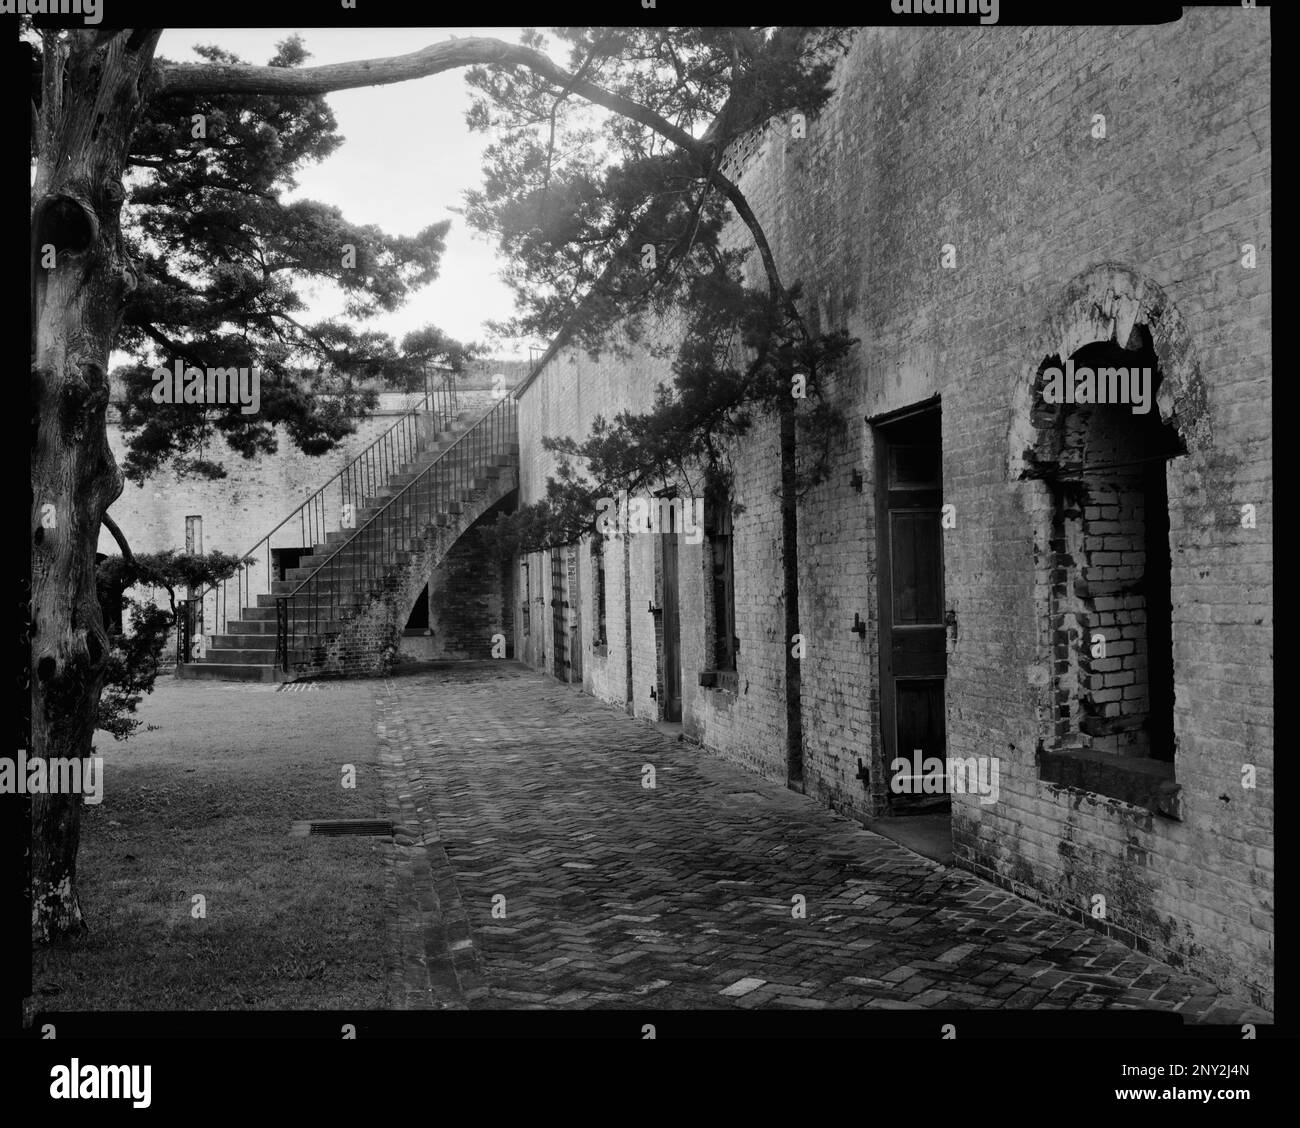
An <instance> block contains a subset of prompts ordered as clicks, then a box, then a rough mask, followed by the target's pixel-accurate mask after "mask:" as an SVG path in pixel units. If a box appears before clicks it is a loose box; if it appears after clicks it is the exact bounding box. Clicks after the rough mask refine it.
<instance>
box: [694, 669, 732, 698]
mask: <svg viewBox="0 0 1300 1128" xmlns="http://www.w3.org/2000/svg"><path fill="white" fill-rule="evenodd" d="M737 680H738V679H737V677H736V671H735V670H701V671H700V685H701V686H703V687H704V688H705V689H714V690H717V691H718V692H719V693H730V694H733V695H734V694H735V692H736V685H737Z"/></svg>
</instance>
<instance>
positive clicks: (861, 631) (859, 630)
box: [849, 611, 867, 638]
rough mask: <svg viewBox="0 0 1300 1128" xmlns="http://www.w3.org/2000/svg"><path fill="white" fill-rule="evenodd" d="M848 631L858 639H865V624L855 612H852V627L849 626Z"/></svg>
mask: <svg viewBox="0 0 1300 1128" xmlns="http://www.w3.org/2000/svg"><path fill="white" fill-rule="evenodd" d="M849 630H850V631H851V632H852V633H853V634H855V635H857V636H858V638H866V637H867V624H866V623H865V622H864V621H863V620H862V618H861V616H859V614H858V613H857V612H856V611H854V612H853V626H851V627H850V628H849Z"/></svg>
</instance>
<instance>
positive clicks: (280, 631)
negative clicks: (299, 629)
mask: <svg viewBox="0 0 1300 1128" xmlns="http://www.w3.org/2000/svg"><path fill="white" fill-rule="evenodd" d="M275 658H276V661H277V662H279V663H280V669H281V670H283V671H284V672H285V673H286V674H287V673H288V672H289V598H288V596H283V595H282V596H279V597H278V598H277V599H276V601H275Z"/></svg>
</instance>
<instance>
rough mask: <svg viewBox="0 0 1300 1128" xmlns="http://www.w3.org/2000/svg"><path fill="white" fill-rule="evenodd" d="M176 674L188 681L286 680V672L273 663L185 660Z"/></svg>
mask: <svg viewBox="0 0 1300 1128" xmlns="http://www.w3.org/2000/svg"><path fill="white" fill-rule="evenodd" d="M176 676H177V677H179V678H182V679H186V680H190V681H254V682H280V681H288V680H289V678H290V675H289V674H286V673H285V672H284V671H283V670H281V669H280V667H279V666H276V665H274V664H269V665H268V664H263V663H251V662H230V663H226V662H185V663H183V664H181V665H179V666H177V667H176Z"/></svg>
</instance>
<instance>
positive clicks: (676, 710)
mask: <svg viewBox="0 0 1300 1128" xmlns="http://www.w3.org/2000/svg"><path fill="white" fill-rule="evenodd" d="M665 508H667V509H668V513H669V518H668V525H669V527H668V529H667V530H665V531H663V532H661V534H660V537H661V541H662V544H663V561H664V597H663V631H664V700H663V710H664V715H663V719H664V720H665V721H680V720H681V719H682V648H681V615H680V605H679V603H678V598H677V535H678V534H677V520H676V517H677V513H676V506H671V507H665Z"/></svg>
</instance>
